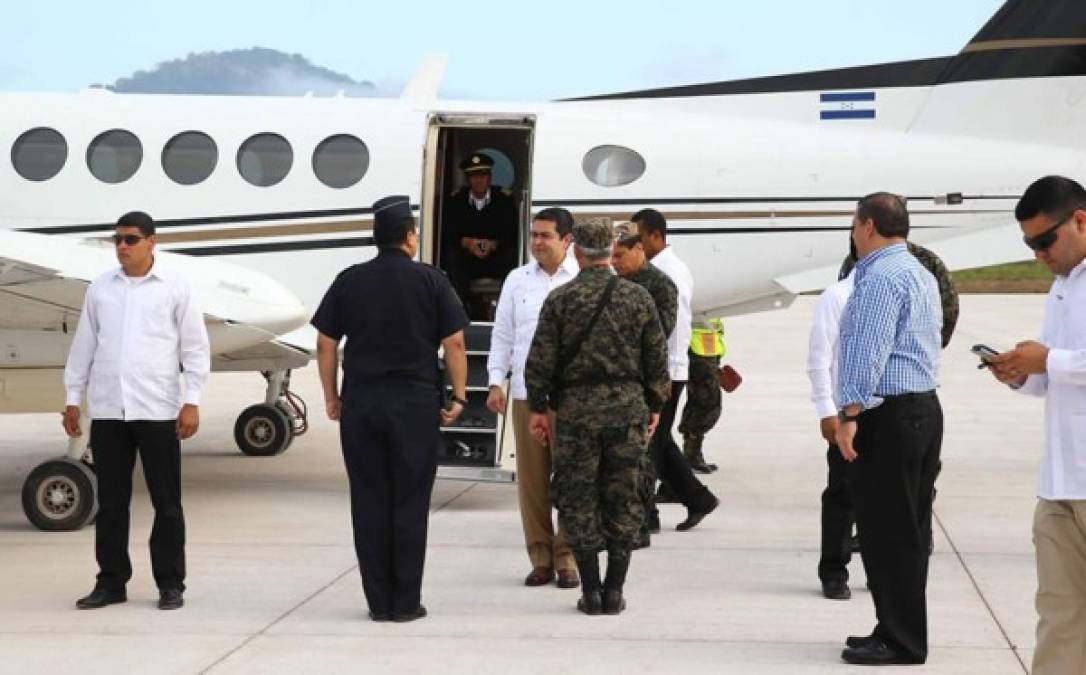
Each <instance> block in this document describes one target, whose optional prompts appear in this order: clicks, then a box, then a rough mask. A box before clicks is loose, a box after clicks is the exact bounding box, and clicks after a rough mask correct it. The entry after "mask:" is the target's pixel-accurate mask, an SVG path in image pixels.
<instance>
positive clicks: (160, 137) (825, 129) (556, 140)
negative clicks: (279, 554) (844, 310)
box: [0, 0, 1086, 529]
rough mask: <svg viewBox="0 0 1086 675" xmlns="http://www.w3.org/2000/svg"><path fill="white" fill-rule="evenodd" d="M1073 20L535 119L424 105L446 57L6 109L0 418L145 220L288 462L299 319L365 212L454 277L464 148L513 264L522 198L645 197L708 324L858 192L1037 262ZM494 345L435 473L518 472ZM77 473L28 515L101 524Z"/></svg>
mask: <svg viewBox="0 0 1086 675" xmlns="http://www.w3.org/2000/svg"><path fill="white" fill-rule="evenodd" d="M1042 4H1043V10H1042V9H1041V6H1042ZM1083 26H1086V5H1084V4H1083V3H1079V2H1070V1H1066V2H1063V1H1061V2H1044V3H1042V2H1041V0H1011V1H1010V2H1008V3H1006V4H1005V5H1004V6H1003V7H1002V8H1001V9H1000V10H999V12H998V13H997V14H996V15H995V16H994V17H993V18H992V19H991V20H990V21H989V22H988V23H987V24H986V25H985V26H984V28H983V29H982V30H981V31H980V32H979V33H978V34H977V36H976V37H975V38H974V39H973V40H972V41H971V42H970V43H969V44H968V45H966V46H965V48H964V49H963V50H962V51H961V52H960V53H959V54H957V55H955V56H951V57H946V58H938V59H925V60H919V61H908V62H901V63H890V64H882V65H875V66H864V67H858V68H846V69H841V70H831V71H821V72H811V73H802V74H797V75H785V76H778V77H767V78H757V79H751V80H742V81H732V82H721V83H713V84H702V85H693V86H687V87H675V88H669V89H658V90H651V91H641V92H629V93H624V94H614V95H608V96H600V97H594V98H589V99H580V100H567V101H557V102H550V103H522V104H494V103H482V102H454V101H444V100H440V101H439V100H437V99H436V91H437V84H438V82H439V81H440V75H441V71H442V69H443V64H442V63H441V62H432V63H428V64H427V65H426V66H424V68H423V69H422V71H421V73H420V75H419V76H418V77H417V78H416V79H415V80H414V81H413V82H412V83H411V84H410V85H409V86H408V87H407V89H406V90H405V92H404V94H403V95H402V96H401V97H400V98H399V99H389V100H374V99H344V98H331V99H318V98H311V97H305V98H268V97H259V98H258V97H253V98H233V97H197V96H152V95H114V94H111V93H109V92H104V91H93V90H92V91H86V92H82V93H79V94H71V95H62V94H25V95H23V94H0V110H3V111H4V112H3V114H2V115H0V141H2V142H3V144H4V145H6V146H8V147H10V155H9V157H10V161H0V227H2V229H0V345H2V346H3V351H2V354H0V412H16V411H18V412H27V411H43V412H44V411H50V412H55V411H57V410H59V409H60V408H61V407H62V404H63V400H62V388H61V372H62V368H63V365H64V361H65V356H66V352H67V349H68V345H69V341H70V338H71V335H72V331H73V328H74V324H75V322H76V321H77V319H78V316H79V310H80V307H81V303H82V297H83V292H84V290H85V288H86V285H87V283H88V282H89V280H91V279H93V278H94V276H95V275H96V274H97V273H98V272H100V271H101V270H102V269H105V268H106V267H108V266H110V265H112V264H115V263H114V261H113V257H112V251H111V250H110V249H109V248H108V247H106V245H105V244H104V241H105V239H106V238H107V237H108V235H109V234H111V232H112V229H113V225H112V223H113V222H115V220H116V218H117V217H118V216H119V215H120V214H121V213H124V212H126V211H129V210H132V209H140V210H144V211H147V212H149V213H151V214H152V215H153V216H154V217H155V219H156V221H157V224H158V227H159V236H158V239H159V251H160V252H162V253H161V254H160V255H161V257H162V259H163V260H164V261H167V262H168V263H169V264H170V265H174V266H176V267H178V268H181V269H182V270H184V271H187V272H188V273H189V276H190V277H191V278H192V279H193V281H194V282H196V283H197V284H198V290H199V291H200V292H201V295H202V297H203V298H204V303H205V304H204V312H205V316H206V319H207V322H208V325H209V328H210V330H211V339H212V350H213V353H214V354H215V360H214V367H215V369H217V370H254V371H260V372H262V373H263V374H264V375H265V377H266V378H267V380H268V386H267V393H266V398H265V400H264V401H263V402H258V403H256V404H255V405H253V406H250V407H249V408H247V409H246V410H245V411H244V412H243V413H242V414H241V415H240V416H239V418H238V421H237V424H236V426H235V438H236V439H237V441H238V444H239V446H240V447H241V449H242V450H243V451H244V452H246V453H247V454H255V455H262V454H263V455H268V454H276V453H278V452H281V451H282V450H284V449H285V448H286V446H287V445H288V444H289V443H290V440H291V438H293V436H294V435H296V434H297V433H299V432H301V431H304V428H305V424H306V419H305V413H304V407H303V406H301V405H299V404H298V402H297V399H296V397H295V396H294V395H293V394H292V393H291V392H290V389H289V374H290V371H291V370H292V369H294V368H298V367H301V366H303V365H304V364H305V363H306V362H307V361H308V360H309V358H310V349H311V347H312V345H313V344H314V335H313V332H312V331H311V329H308V327H306V326H305V325H304V324H305V322H306V320H307V318H308V316H309V315H310V313H311V312H312V310H313V309H314V308H315V306H316V303H317V302H318V301H319V299H320V297H321V295H322V294H323V292H324V290H325V289H326V288H327V287H328V285H329V283H330V281H331V280H332V278H333V276H334V275H335V274H336V273H337V272H338V271H339V270H340V269H342V268H344V267H346V266H348V265H350V264H353V263H356V262H360V261H363V260H365V259H368V258H370V257H371V256H373V255H374V254H375V249H374V248H373V242H372V239H371V237H370V232H369V231H370V227H371V222H372V220H371V215H370V209H369V208H367V205H369V204H371V203H372V202H373V201H374V200H376V199H377V198H380V197H382V196H384V195H387V194H397V193H407V194H409V195H410V196H411V199H412V202H413V204H415V205H417V209H418V213H419V222H420V227H421V230H420V232H421V241H422V250H421V252H420V258H421V260H422V261H424V262H428V263H432V264H436V265H447V264H448V261H444V260H442V259H441V250H442V246H441V243H442V234H443V233H442V228H441V226H440V223H441V214H442V209H443V205H444V203H445V200H446V199H447V197H448V195H450V194H451V192H452V191H453V190H454V189H455V188H456V187H457V186H458V183H459V172H458V171H457V169H456V167H457V165H458V163H459V161H460V160H461V159H462V158H464V157H466V156H468V155H469V154H471V153H475V152H478V151H485V152H487V153H489V154H490V155H491V156H492V157H494V158H495V159H496V160H497V164H496V166H495V171H494V180H495V183H496V184H501V185H504V186H506V187H508V188H511V189H512V191H513V194H514V197H515V198H516V200H517V203H518V205H519V210H520V222H519V228H520V232H519V237H520V241H521V247H520V248H521V251H520V258H521V260H526V259H527V253H526V250H525V246H524V241H525V240H526V238H527V237H526V233H527V228H528V224H529V218H530V216H529V214H530V213H531V212H533V211H535V210H537V209H539V208H542V207H545V206H565V207H567V208H570V209H571V210H572V211H574V212H575V214H578V215H582V216H584V215H588V214H592V215H607V216H613V217H615V218H618V219H628V218H629V217H630V215H631V214H632V213H634V212H635V211H637V210H639V209H640V208H643V207H655V208H657V209H659V210H661V211H662V212H663V213H664V214H665V216H666V217H667V219H668V222H669V228H670V229H669V242H670V243H672V244H673V245H674V246H675V248H676V249H677V251H678V253H679V254H680V255H681V256H682V257H683V258H684V259H685V260H686V261H687V262H688V264H689V265H690V267H691V269H692V271H693V273H694V277H695V283H696V289H697V290H696V295H695V298H694V301H695V310H696V311H697V312H698V313H700V314H702V315H714V316H720V315H729V314H738V313H744V312H752V311H760V310H764V309H771V308H774V307H783V306H785V305H787V304H788V303H790V302H791V300H792V299H793V298H794V297H795V296H796V294H798V293H801V292H804V291H808V290H814V289H818V288H821V287H823V286H824V285H826V284H827V283H828V282H829V281H831V280H832V279H833V278H834V277H835V273H836V270H837V267H838V265H839V263H840V261H841V259H842V257H843V255H844V253H845V252H846V250H847V248H846V247H847V239H846V237H847V236H848V234H847V232H848V229H849V225H850V216H851V213H852V211H853V208H854V205H855V202H856V199H857V198H858V197H860V196H862V195H864V194H866V193H869V192H873V191H876V190H891V191H894V192H898V193H900V194H904V195H906V196H907V197H908V198H909V208H910V211H911V214H912V223H913V228H914V234H913V235H912V238H913V239H914V240H915V241H917V242H920V243H923V244H924V245H926V246H929V247H930V248H932V249H934V250H935V251H936V252H938V253H939V254H940V255H941V256H942V257H943V259H944V261H945V262H946V263H947V264H948V266H949V267H951V268H952V269H961V268H969V267H977V266H983V265H988V264H995V263H1001V262H1009V261H1014V260H1021V259H1024V258H1028V257H1029V252H1028V250H1027V249H1025V248H1024V247H1023V246H1022V245H1021V244H1020V243H1019V237H1018V235H1017V228H1016V225H1015V224H1014V219H1013V214H1012V210H1013V206H1014V203H1015V202H1016V200H1017V198H1018V196H1019V195H1020V194H1021V192H1022V190H1023V189H1024V188H1025V186H1026V185H1028V184H1029V183H1030V182H1031V181H1032V180H1034V179H1035V178H1037V177H1038V176H1041V175H1044V174H1049V173H1062V174H1066V175H1071V176H1075V175H1078V174H1080V173H1081V170H1082V168H1083V162H1084V159H1086V155H1084V154H1083V152H1082V144H1083V140H1082V139H1083V138H1086V134H1084V133H1083V132H1084V131H1086V116H1083V115H1081V114H1080V110H1079V105H1080V102H1081V101H1083V99H1084V95H1086V77H1084V76H1086V66H1084V65H1083V64H1084V60H1083V58H1082V54H1083V52H1084V51H1086V34H1084V33H1083V32H1082V27H1083ZM1074 31H1078V32H1074ZM488 335H489V326H488V325H487V324H485V323H477V324H475V325H474V326H473V327H472V329H471V331H470V334H469V336H468V338H469V339H468V342H469V354H470V358H471V369H470V370H471V377H470V378H469V385H471V397H472V406H471V407H470V409H469V411H468V413H467V414H466V418H467V420H466V421H465V422H464V425H463V426H461V427H459V428H457V429H454V430H450V431H448V432H447V433H446V434H445V438H446V447H445V450H444V454H443V455H442V457H441V465H442V467H441V473H440V475H442V476H445V477H454V478H470V479H497V480H508V479H511V478H512V473H511V471H510V469H509V460H510V458H511V456H512V455H511V452H510V451H509V449H510V448H512V444H511V442H510V439H509V438H508V435H509V430H508V429H507V428H506V427H505V425H504V424H503V420H504V418H499V417H495V416H492V415H490V414H489V413H487V412H486V411H485V408H484V407H483V405H482V401H483V400H485V396H486V394H485V391H486V387H485V385H486V382H485V356H486V349H487V344H488V342H489V340H488ZM468 420H470V421H468ZM58 433H59V425H58ZM503 449H504V450H503ZM86 460H87V452H86V448H85V444H80V443H79V442H73V443H71V444H70V446H69V449H68V453H67V456H66V457H63V458H60V459H55V460H51V461H48V462H45V463H44V464H42V465H40V466H39V467H37V468H36V469H35V470H34V471H33V472H32V473H31V475H30V477H29V478H28V480H27V482H26V484H25V485H24V490H23V505H24V510H25V511H26V513H27V516H28V517H29V518H30V520H31V521H32V522H33V523H34V524H35V525H37V526H38V527H41V528H43V529H72V528H78V527H80V526H82V525H83V524H84V523H86V522H88V521H89V520H90V519H91V518H92V517H93V515H94V508H95V507H94V501H95V500H94V477H93V472H92V471H91V470H90V469H89V468H88V464H87V462H86Z"/></svg>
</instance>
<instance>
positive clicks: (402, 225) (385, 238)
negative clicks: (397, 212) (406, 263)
mask: <svg viewBox="0 0 1086 675" xmlns="http://www.w3.org/2000/svg"><path fill="white" fill-rule="evenodd" d="M414 231H415V219H414V218H402V219H400V220H393V221H382V220H378V221H377V222H376V223H374V225H373V242H374V243H375V244H377V248H399V247H400V246H402V245H403V243H404V242H405V241H407V233H408V232H414Z"/></svg>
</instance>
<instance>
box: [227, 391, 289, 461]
mask: <svg viewBox="0 0 1086 675" xmlns="http://www.w3.org/2000/svg"><path fill="white" fill-rule="evenodd" d="M293 436H294V430H293V429H292V428H291V423H290V418H288V417H287V416H286V414H285V413H283V411H282V410H280V409H279V408H278V407H276V406H273V405H268V404H266V403H257V404H256V405H251V406H249V407H248V408H246V409H245V410H243V411H242V413H241V414H240V415H238V421H237V422H235V423H234V442H235V443H237V444H238V448H239V449H241V451H242V452H243V453H245V454H246V455H249V456H250V457H271V456H273V455H278V454H279V453H281V452H283V451H284V450H286V449H287V446H289V445H290V441H291V439H292V438H293Z"/></svg>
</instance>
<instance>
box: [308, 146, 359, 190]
mask: <svg viewBox="0 0 1086 675" xmlns="http://www.w3.org/2000/svg"><path fill="white" fill-rule="evenodd" d="M369 168H370V151H369V149H368V148H367V147H366V144H365V143H363V142H362V141H360V140H358V139H357V138H355V137H354V136H351V135H350V134H336V135H335V136H329V137H328V138H326V139H324V140H323V141H321V142H320V144H319V145H318V146H317V149H316V150H314V151H313V173H315V174H317V178H319V179H320V182H322V183H324V184H325V185H327V186H328V187H333V188H346V187H351V186H352V185H354V184H355V183H357V182H358V181H360V180H362V176H365V175H366V170H367V169H369Z"/></svg>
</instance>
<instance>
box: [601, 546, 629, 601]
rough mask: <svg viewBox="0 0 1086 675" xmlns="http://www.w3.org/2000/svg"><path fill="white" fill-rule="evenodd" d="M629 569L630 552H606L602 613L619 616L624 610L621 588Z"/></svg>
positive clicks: (622, 550) (618, 550) (626, 550)
mask: <svg viewBox="0 0 1086 675" xmlns="http://www.w3.org/2000/svg"><path fill="white" fill-rule="evenodd" d="M629 569H630V551H629V550H628V549H611V550H609V551H608V552H607V579H606V580H605V581H604V582H603V611H604V613H605V614H620V613H621V612H622V610H624V609H626V600H625V599H624V598H623V597H622V586H623V585H625V583H626V572H627V571H629Z"/></svg>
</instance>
